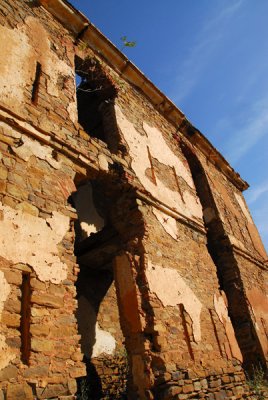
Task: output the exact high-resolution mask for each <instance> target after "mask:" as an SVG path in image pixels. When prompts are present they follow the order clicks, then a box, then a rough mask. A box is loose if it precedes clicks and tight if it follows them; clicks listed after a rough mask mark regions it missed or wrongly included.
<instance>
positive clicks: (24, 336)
mask: <svg viewBox="0 0 268 400" xmlns="http://www.w3.org/2000/svg"><path fill="white" fill-rule="evenodd" d="M30 279H31V278H30V274H29V273H24V274H22V285H21V320H20V333H21V360H22V362H23V363H24V364H26V365H29V360H30V352H31V335H30V324H31V282H30Z"/></svg>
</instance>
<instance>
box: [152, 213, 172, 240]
mask: <svg viewBox="0 0 268 400" xmlns="http://www.w3.org/2000/svg"><path fill="white" fill-rule="evenodd" d="M153 213H154V215H155V216H156V218H157V220H158V221H159V222H160V224H161V225H162V226H163V228H164V229H165V231H166V232H167V233H168V234H169V235H170V236H171V237H173V239H175V240H177V239H178V227H177V222H176V219H175V218H173V217H171V216H169V215H167V214H165V213H164V212H162V211H160V210H158V209H157V208H155V207H153Z"/></svg>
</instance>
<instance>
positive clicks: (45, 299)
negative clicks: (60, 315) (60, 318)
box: [32, 294, 63, 308]
mask: <svg viewBox="0 0 268 400" xmlns="http://www.w3.org/2000/svg"><path fill="white" fill-rule="evenodd" d="M32 302H33V303H35V304H39V305H42V306H46V307H53V308H61V307H63V299H62V298H61V297H57V296H53V295H52V294H42V295H37V294H34V295H33V296H32Z"/></svg>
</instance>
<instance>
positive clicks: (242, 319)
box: [181, 143, 265, 371]
mask: <svg viewBox="0 0 268 400" xmlns="http://www.w3.org/2000/svg"><path fill="white" fill-rule="evenodd" d="M181 148H182V151H183V154H184V155H185V157H186V159H187V161H188V164H189V167H190V170H191V173H192V177H193V180H194V183H195V187H196V191H197V195H198V197H199V199H200V202H201V204H202V208H203V213H204V212H205V210H211V212H212V214H213V217H210V218H206V217H205V214H204V223H205V227H206V228H207V247H208V251H209V253H210V255H211V258H212V260H213V261H214V264H215V266H216V268H217V275H218V279H219V287H220V289H221V290H223V291H224V292H225V293H226V296H227V299H228V312H229V316H230V318H231V321H232V324H233V327H234V331H235V335H236V339H237V342H238V345H239V347H240V350H241V352H242V355H243V360H244V363H243V365H244V368H245V369H246V370H248V371H251V370H252V366H253V365H255V366H259V365H260V364H261V365H263V366H264V365H265V356H264V354H263V352H262V348H261V345H260V343H259V340H258V336H257V334H256V333H255V327H254V325H253V323H252V317H251V315H250V309H249V305H248V301H247V298H246V295H245V292H244V288H243V283H242V280H241V276H240V271H239V268H238V266H237V263H236V260H235V258H234V256H233V252H232V248H231V244H230V241H229V239H228V237H227V236H226V234H225V231H224V227H223V224H222V221H221V218H220V216H219V211H218V209H217V206H216V203H215V201H214V199H213V195H212V193H211V189H210V187H209V183H208V179H207V176H206V173H205V171H204V169H203V167H202V165H201V163H200V161H199V160H198V158H197V156H196V155H195V154H194V151H193V150H192V149H190V147H189V146H188V145H186V144H185V143H182V144H181Z"/></svg>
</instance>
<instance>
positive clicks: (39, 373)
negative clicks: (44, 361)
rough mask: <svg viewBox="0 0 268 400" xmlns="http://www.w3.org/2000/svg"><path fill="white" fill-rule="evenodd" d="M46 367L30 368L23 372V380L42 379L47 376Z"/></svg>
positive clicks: (47, 369) (47, 368)
mask: <svg viewBox="0 0 268 400" xmlns="http://www.w3.org/2000/svg"><path fill="white" fill-rule="evenodd" d="M48 371H49V367H48V365H38V366H36V367H30V368H27V369H25V370H24V372H23V376H24V377H25V378H35V377H38V378H39V377H44V376H47V375H48Z"/></svg>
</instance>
